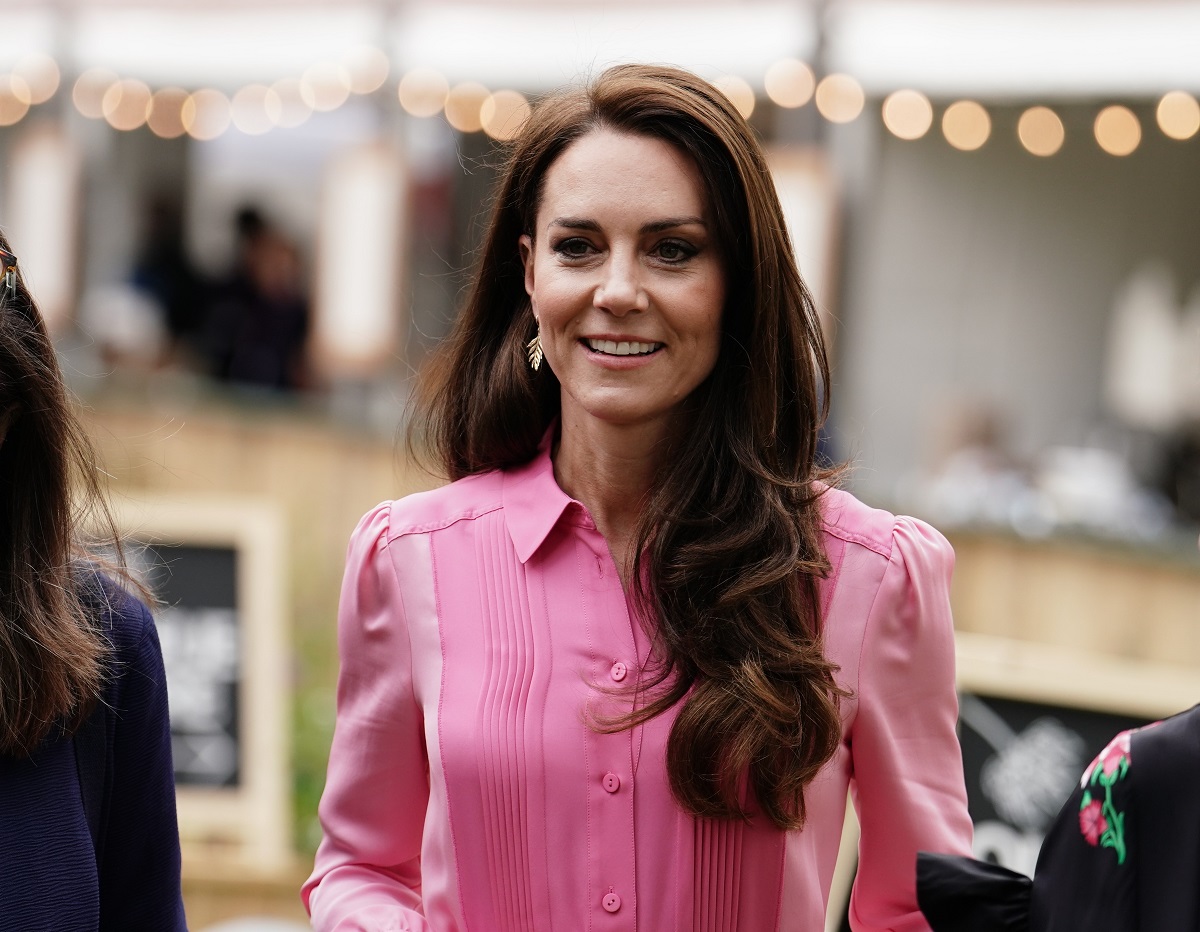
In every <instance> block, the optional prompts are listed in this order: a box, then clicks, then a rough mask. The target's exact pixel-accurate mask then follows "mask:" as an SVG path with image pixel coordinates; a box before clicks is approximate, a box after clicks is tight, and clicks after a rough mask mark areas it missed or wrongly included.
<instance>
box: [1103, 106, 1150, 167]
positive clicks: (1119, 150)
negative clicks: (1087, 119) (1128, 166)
mask: <svg viewBox="0 0 1200 932" xmlns="http://www.w3.org/2000/svg"><path fill="white" fill-rule="evenodd" d="M1092 129H1093V132H1095V134H1096V142H1097V143H1099V145H1100V148H1101V149H1103V150H1104V151H1105V152H1107V153H1108V154H1109V155H1117V156H1122V155H1129V153H1131V152H1133V150H1134V149H1136V148H1137V147H1138V145H1139V144H1140V143H1141V141H1142V124H1141V123H1139V122H1138V118H1137V117H1136V116H1135V115H1134V113H1133V111H1132V110H1130V109H1129V108H1128V107H1122V106H1121V105H1120V104H1113V105H1112V106H1111V107H1105V108H1104V109H1103V110H1101V111H1100V112H1099V113H1098V114H1097V115H1096V122H1095V124H1094V126H1093V127H1092Z"/></svg>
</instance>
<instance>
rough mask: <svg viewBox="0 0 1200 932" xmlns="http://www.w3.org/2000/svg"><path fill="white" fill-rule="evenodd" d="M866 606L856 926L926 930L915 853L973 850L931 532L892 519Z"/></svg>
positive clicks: (856, 746) (944, 546) (948, 630)
mask: <svg viewBox="0 0 1200 932" xmlns="http://www.w3.org/2000/svg"><path fill="white" fill-rule="evenodd" d="M892 544H893V546H892V552H891V556H890V558H889V561H888V565H887V567H886V569H885V571H884V575H883V580H882V582H881V584H880V587H879V591H878V593H877V594H876V597H875V601H874V604H873V605H872V606H871V610H870V614H869V616H868V619H867V624H866V629H865V633H864V637H863V645H862V657H861V662H860V667H859V689H858V704H857V705H858V709H857V713H856V716H855V719H854V723H853V726H852V730H851V733H850V751H851V755H852V766H853V783H852V789H853V794H854V802H855V807H856V809H857V812H858V818H859V823H860V825H861V829H862V834H861V838H860V842H859V864H858V874H857V877H856V880H855V883H854V891H853V893H852V896H851V903H850V919H851V925H852V927H853V928H854V929H855V930H856V932H883V930H889V932H909V930H928V928H929V926H928V925H927V924H926V922H925V919H924V918H923V917H922V915H921V912H920V909H919V908H918V906H917V896H916V889H915V884H916V862H917V852H918V851H932V852H943V853H947V854H962V855H967V854H970V853H971V820H970V816H969V815H968V814H967V798H966V788H965V784H964V781H963V768H962V752H961V750H960V748H959V743H958V736H957V733H956V731H955V725H956V722H957V718H958V697H957V694H956V692H955V683H954V632H953V622H952V619H951V614H950V576H951V572H952V570H953V567H954V551H953V550H952V549H951V547H950V544H949V543H948V542H947V541H946V539H945V538H944V537H942V536H941V535H940V534H939V533H938V532H937V531H935V530H934V529H933V528H931V527H929V525H927V524H924V523H923V522H921V521H917V520H915V519H912V518H898V519H896V523H895V526H894V529H893V541H892Z"/></svg>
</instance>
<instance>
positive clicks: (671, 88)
mask: <svg viewBox="0 0 1200 932" xmlns="http://www.w3.org/2000/svg"><path fill="white" fill-rule="evenodd" d="M597 129H607V130H611V131H616V132H620V133H629V134H632V135H636V136H643V137H649V138H654V139H658V140H662V141H664V142H666V143H668V144H669V145H671V146H673V147H675V148H676V149H677V150H679V151H681V152H684V153H686V154H687V155H689V156H690V157H691V158H692V159H693V160H694V161H695V163H696V165H697V166H698V168H699V170H700V174H701V176H702V177H703V179H704V182H705V185H706V186H707V191H706V194H707V199H708V205H709V211H710V215H711V218H712V222H713V224H714V226H715V233H716V243H717V245H718V248H719V249H720V251H721V256H722V260H723V266H724V272H725V276H726V294H727V297H726V306H725V308H724V310H723V314H722V335H721V346H720V353H719V357H718V361H717V364H716V367H715V369H714V371H713V372H712V374H711V375H710V376H709V377H708V379H707V380H706V381H705V382H704V383H703V384H702V385H701V386H699V387H698V388H697V389H696V390H695V391H694V392H693V394H692V396H691V397H690V398H689V399H688V400H687V402H686V403H685V409H686V410H685V416H684V417H683V418H680V419H679V423H678V424H677V430H676V431H675V434H674V436H673V437H671V438H670V444H671V445H670V452H669V454H668V455H667V456H664V457H663V466H662V468H661V470H660V472H659V474H658V475H657V477H656V480H655V482H654V484H653V487H652V488H651V490H650V492H649V494H648V496H647V498H646V500H645V501H644V502H643V503H642V518H641V520H640V526H639V528H638V531H637V536H636V539H635V550H634V553H636V557H635V562H634V565H633V567H632V568H631V572H630V578H631V579H633V580H634V581H635V584H634V586H633V592H632V597H633V601H634V606H635V610H636V612H637V614H638V615H639V616H640V618H641V620H642V623H643V625H644V626H645V627H646V629H647V631H648V633H649V634H650V636H651V638H652V640H653V645H654V649H653V651H652V655H651V656H652V658H653V661H652V663H651V666H650V669H649V671H648V672H649V673H650V679H649V683H648V684H643V687H641V688H642V689H643V690H644V693H643V695H642V696H641V701H640V703H639V705H638V706H637V707H636V708H635V709H634V711H632V712H630V713H628V714H626V715H623V716H620V717H618V718H615V719H612V720H605V721H600V722H595V723H594V725H595V727H597V728H600V729H602V730H605V731H615V730H618V729H621V728H627V727H631V726H633V725H637V724H640V723H643V722H645V721H648V720H649V719H651V718H653V717H654V716H657V715H659V714H662V713H663V712H666V711H667V710H668V709H670V708H672V707H673V706H675V705H676V704H677V703H682V707H681V708H680V710H679V713H678V716H677V718H676V720H675V722H674V724H673V726H672V729H671V733H670V737H669V739H668V745H667V771H668V776H669V780H670V784H671V788H672V791H673V793H674V794H675V797H676V798H677V799H678V801H679V802H680V803H681V804H682V805H683V806H684V807H685V808H686V809H688V810H689V811H691V812H692V813H694V814H695V815H697V816H709V817H717V818H747V817H748V816H749V809H748V807H747V806H746V805H744V804H743V801H742V798H741V788H742V781H743V777H744V775H748V778H749V783H750V787H751V789H752V790H753V794H754V798H755V800H756V801H757V803H758V805H759V806H761V808H762V811H763V812H764V813H765V815H766V816H767V817H768V818H769V819H770V820H771V821H772V822H773V823H774V824H776V825H778V826H780V827H781V828H795V827H799V826H800V825H802V824H803V823H804V819H805V807H804V788H805V787H806V786H807V784H808V783H809V781H810V780H812V778H813V777H814V776H815V775H816V774H817V771H818V770H819V769H820V768H821V766H822V765H823V764H824V763H825V762H826V761H828V760H829V759H830V758H831V757H832V756H833V754H834V752H835V751H836V750H837V747H838V745H839V743H840V740H841V726H840V720H839V714H838V705H839V701H840V699H841V698H842V697H843V696H844V695H846V693H845V692H844V691H843V690H842V689H841V688H840V687H838V686H837V685H836V683H835V681H834V676H833V674H834V672H835V670H836V667H835V665H833V664H832V663H831V662H830V661H829V660H828V659H827V658H826V657H825V654H824V649H823V643H822V638H821V631H820V627H821V626H820V617H819V607H818V604H817V580H818V578H819V577H821V576H822V575H824V574H825V573H827V572H828V569H829V563H828V560H827V558H826V556H825V553H824V551H823V550H822V547H821V542H820V528H821V518H820V510H819V501H818V499H819V496H820V493H821V490H822V489H823V488H824V487H825V486H824V484H823V483H821V482H819V481H817V480H819V479H821V478H827V476H826V475H825V474H823V473H822V471H821V469H820V468H819V466H818V463H817V440H818V431H819V428H820V426H821V424H822V423H823V421H824V418H825V414H826V405H825V401H824V392H823V387H824V385H825V384H827V382H828V367H827V362H826V355H825V348H824V343H823V340H822V337H821V331H820V326H819V323H818V319H817V313H816V309H815V306H814V304H813V300H812V297H811V296H810V294H809V292H808V290H807V289H806V287H805V285H804V283H803V282H802V280H801V278H800V275H799V272H798V271H797V269H796V265H795V261H794V259H793V258H792V251H791V245H790V243H789V240H788V235H787V232H786V227H785V223H784V218H783V214H782V211H781V209H780V206H779V202H778V198H777V197H776V195H775V190H774V187H773V184H772V180H771V175H770V172H769V170H768V168H767V165H766V162H765V160H764V158H763V155H762V151H761V149H760V147H759V145H758V143H757V141H756V139H755V137H754V134H753V130H751V128H750V127H749V126H748V125H747V123H746V122H745V120H743V119H742V117H741V116H740V115H739V114H738V113H737V111H736V110H735V109H734V108H733V107H732V105H731V104H730V103H729V102H728V101H727V100H726V98H725V97H724V96H723V95H722V94H721V93H720V91H718V90H716V89H715V88H714V87H712V86H711V85H709V84H708V83H707V82H705V81H703V80H702V79H700V78H698V77H696V76H694V75H692V74H689V73H687V72H683V71H679V70H677V69H673V68H668V67H657V66H646V65H622V66H618V67H615V68H611V69H609V70H607V71H605V72H604V73H603V74H601V75H600V77H599V78H598V79H597V80H595V81H594V82H593V83H592V84H591V85H590V86H589V87H587V88H586V89H579V90H570V91H566V92H562V93H559V94H556V95H554V96H552V97H549V98H547V99H546V100H544V101H542V102H541V103H540V105H539V106H538V107H537V108H536V109H535V110H534V112H533V115H532V116H531V117H530V119H529V121H528V123H527V124H526V126H525V127H524V129H523V130H522V132H521V134H520V136H519V137H518V138H517V139H516V140H515V142H514V144H513V147H512V149H511V151H510V152H509V154H508V158H507V162H506V164H505V167H504V170H503V173H502V175H501V179H500V185H499V189H498V192H497V195H496V199H495V202H494V205H493V207H492V212H491V217H490V222H489V224H488V227H487V231H486V235H485V240H484V242H483V246H482V254H481V257H480V260H479V263H478V267H477V273H476V277H475V280H474V283H473V286H472V290H471V291H470V294H469V297H468V300H467V303H466V306H465V308H464V309H463V311H462V313H461V314H460V316H459V318H458V320H457V322H456V324H455V328H454V331H453V333H452V334H451V336H450V338H449V339H448V341H447V344H446V346H445V348H444V352H443V353H442V355H441V356H440V358H438V359H437V360H435V362H434V364H433V366H432V367H431V368H430V370H429V371H428V373H427V376H426V380H425V382H424V384H423V385H422V395H421V396H420V398H421V400H422V402H423V404H422V407H421V409H420V410H419V411H418V420H417V421H416V422H414V429H413V431H412V432H410V438H413V437H417V436H419V434H420V432H423V435H424V437H425V440H426V442H427V443H428V444H429V446H430V448H431V449H432V451H433V452H434V454H435V455H436V456H437V457H438V458H439V459H440V461H441V464H442V466H443V468H444V469H445V470H446V471H447V472H448V473H449V475H450V477H451V478H460V477H462V476H466V475H470V474H473V473H479V472H483V471H486V470H490V469H495V468H505V467H511V466H514V465H517V464H520V463H523V462H527V461H528V460H529V459H531V458H532V457H533V456H534V455H535V453H536V450H537V446H538V443H539V441H540V440H541V438H542V436H543V434H544V432H545V431H546V429H547V428H548V426H549V424H550V423H551V421H552V419H553V418H554V417H555V416H556V415H557V414H558V410H559V383H558V380H557V379H556V378H555V376H554V374H553V372H551V371H549V367H548V366H542V368H541V370H540V371H538V372H537V373H534V372H532V371H531V370H530V369H529V367H528V365H527V363H526V360H525V355H524V345H525V343H526V342H527V341H528V340H530V339H531V338H532V337H533V335H534V333H535V332H536V322H535V320H534V318H533V314H532V311H531V308H530V303H529V299H528V296H527V295H526V293H525V289H524V271H523V266H522V263H521V257H520V254H519V250H518V240H519V237H520V236H521V235H522V234H529V235H531V236H532V235H534V234H535V232H536V230H535V226H536V214H537V209H538V202H539V199H540V196H541V193H542V187H543V185H544V182H545V177H546V173H547V171H548V170H549V168H550V166H551V165H553V164H554V161H555V159H557V158H558V157H559V156H560V155H561V154H562V153H563V151H564V150H565V149H566V148H567V147H568V146H570V145H571V143H572V142H574V141H575V140H577V139H579V138H580V137H582V136H584V135H586V134H588V133H589V132H592V131H594V130H597Z"/></svg>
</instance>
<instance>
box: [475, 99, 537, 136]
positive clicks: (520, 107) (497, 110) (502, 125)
mask: <svg viewBox="0 0 1200 932" xmlns="http://www.w3.org/2000/svg"><path fill="white" fill-rule="evenodd" d="M530 112H531V111H530V107H529V101H527V100H526V99H525V97H524V95H523V94H520V93H518V92H517V91H496V92H495V93H494V94H491V95H490V96H489V97H488V99H487V100H485V101H484V102H483V105H482V106H481V107H480V108H479V120H480V122H481V123H482V124H483V131H484V132H485V133H487V134H488V135H489V136H491V137H492V138H493V139H498V140H500V141H501V142H508V141H509V140H510V139H516V138H517V136H518V135H519V134H520V132H521V129H522V128H523V127H524V126H525V121H526V120H528V119H529V114H530Z"/></svg>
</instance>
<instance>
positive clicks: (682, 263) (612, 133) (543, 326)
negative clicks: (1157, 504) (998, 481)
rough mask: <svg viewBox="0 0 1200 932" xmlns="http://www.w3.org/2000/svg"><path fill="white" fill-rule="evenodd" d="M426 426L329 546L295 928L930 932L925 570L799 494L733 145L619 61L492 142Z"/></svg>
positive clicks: (948, 680) (809, 437)
mask: <svg viewBox="0 0 1200 932" xmlns="http://www.w3.org/2000/svg"><path fill="white" fill-rule="evenodd" d="M494 205H495V206H494V207H493V211H492V216H491V220H490V224H489V227H488V230H487V232H486V238H485V242H484V247H483V250H482V254H481V260H480V265H479V267H478V271H477V275H476V278H475V282H474V286H473V290H472V292H471V294H470V295H469V298H468V301H467V304H466V307H465V309H464V311H463V313H462V314H461V315H460V317H459V319H458V321H457V323H456V326H455V330H454V332H453V334H452V336H451V338H450V340H449V342H448V345H447V347H446V348H445V352H444V355H443V356H442V358H441V360H440V365H439V366H438V367H437V368H435V369H433V370H431V371H430V373H429V376H428V378H429V382H428V384H427V386H426V387H427V392H426V394H425V396H424V399H425V407H424V409H423V415H424V420H423V421H419V422H418V430H420V429H421V428H423V429H424V435H423V437H420V438H419V439H418V437H417V436H416V435H414V443H415V442H419V440H424V441H427V442H428V443H429V444H430V445H431V447H432V449H433V450H434V451H435V454H436V456H437V457H438V458H439V462H440V465H441V467H442V468H443V469H444V470H445V471H446V472H447V473H448V474H449V476H450V478H451V479H453V480H454V481H453V482H451V484H449V485H447V486H445V487H443V488H441V489H438V490H436V491H432V492H427V493H423V494H419V495H414V496H411V497H408V498H406V499H404V500H402V501H396V502H387V503H384V504H382V505H380V506H379V507H377V508H376V509H374V510H373V511H371V512H370V513H368V514H367V515H366V516H365V517H364V518H363V520H362V522H361V523H360V525H359V527H358V528H357V530H356V531H355V532H354V535H353V537H352V539H351V542H350V547H349V555H348V563H347V568H346V576H345V582H344V587H343V591H342V598H341V605H340V613H339V647H340V654H341V664H342V666H341V672H340V678H339V686H338V712H337V725H336V731H335V735H334V739H333V747H332V750H331V753H330V761H329V773H328V780H327V783H326V788H325V793H324V797H323V799H322V802H321V807H320V817H321V822H322V825H323V828H324V833H325V835H324V840H323V841H322V843H321V845H320V848H319V850H318V852H317V855H316V864H315V869H314V871H313V874H312V876H311V877H310V878H309V880H308V882H307V883H306V884H305V885H304V890H303V898H304V901H305V904H306V906H307V907H308V909H309V910H310V912H311V915H312V919H313V925H314V927H315V928H317V929H320V930H335V929H338V930H349V929H357V930H364V929H365V930H384V929H389V930H390V929H403V930H411V932H418V930H434V932H456V930H463V929H468V928H472V929H486V930H489V932H518V930H519V932H529V930H550V929H553V930H568V929H570V930H575V929H585V928H597V929H600V928H612V929H630V930H632V929H635V928H639V929H653V930H682V929H693V928H696V929H699V928H703V929H708V930H714V932H716V930H734V929H740V930H754V932H765V930H776V929H778V930H790V932H813V930H816V929H820V928H823V927H824V922H825V914H826V909H827V903H828V899H829V895H830V884H831V879H832V876H833V871H834V864H835V861H836V858H837V854H838V847H839V843H840V840H841V836H842V823H843V819H844V816H845V808H846V799H847V791H848V790H849V789H852V790H853V793H854V799H855V803H856V806H857V810H858V816H859V820H860V823H861V827H862V840H861V846H860V851H861V855H860V860H859V867H858V874H857V880H856V882H855V887H854V891H853V893H852V897H851V905H850V920H851V925H852V927H853V928H854V929H856V930H884V929H903V930H916V929H923V928H926V926H925V924H924V920H923V919H922V917H921V915H920V912H919V910H918V906H917V900H916V891H915V887H914V878H913V870H912V864H913V862H914V859H915V857H916V852H917V851H918V849H931V850H937V851H945V852H950V853H960V854H965V853H967V852H969V851H970V841H971V822H970V819H969V817H968V815H967V802H966V792H965V788H964V784H963V775H962V761H961V756H960V751H959V745H958V739H957V737H956V735H955V721H956V717H957V699H956V695H955V690H954V660H953V643H952V624H951V617H950V607H949V583H950V572H951V566H952V561H953V555H952V552H951V550H950V547H949V545H948V544H947V543H946V541H945V540H944V539H943V538H942V537H941V536H940V535H939V534H938V533H937V532H936V531H934V530H933V529H932V528H930V527H929V526H927V525H925V524H923V523H921V522H919V521H916V520H913V519H911V518H897V517H895V516H893V515H891V514H887V513H885V512H882V511H876V510H872V509H869V508H867V507H866V506H864V505H862V504H861V503H859V502H858V501H857V500H855V499H854V498H853V497H851V496H850V495H849V494H847V493H845V492H842V491H840V490H837V489H834V488H832V487H831V486H830V485H829V484H828V481H829V480H831V479H832V475H830V474H829V473H828V472H827V471H823V470H822V469H820V468H818V465H817V462H818V460H817V447H818V437H819V430H820V426H821V423H822V421H823V419H824V403H823V396H822V391H823V387H824V385H826V384H827V382H828V369H827V364H826V358H825V349H824V344H823V341H822V337H821V333H820V330H819V324H818V320H817V314H816V309H815V307H814V305H813V301H812V298H811V296H810V295H809V292H808V290H807V289H806V287H805V286H804V284H803V282H802V281H801V278H800V275H799V272H798V271H797V268H796V265H795V261H794V258H793V253H792V249H791V245H790V243H789V240H788V236H787V233H786V226H785V222H784V218H783V215H782V212H781V210H780V207H779V203H778V200H777V198H776V195H775V191H774V187H773V185H772V181H771V176H770V174H769V171H768V169H767V166H766V163H765V160H764V157H763V153H762V151H761V149H760V147H759V144H758V142H757V140H756V139H755V136H754V133H753V131H752V130H751V129H750V127H749V126H748V125H747V123H746V122H745V120H744V119H743V118H742V117H741V116H740V115H739V114H738V113H737V111H736V110H735V109H734V108H733V106H732V105H731V104H730V103H729V101H728V100H727V99H726V98H725V97H724V96H723V95H722V94H721V92H720V91H718V90H716V89H715V88H714V87H712V86H711V85H709V84H708V83H707V82H705V81H703V80H701V79H700V78H697V77H695V76H694V75H691V74H689V73H687V72H683V71H679V70H675V69H671V68H666V67H650V66H637V65H628V66H620V67H617V68H613V69H610V70H609V71H606V72H604V73H603V74H602V75H601V76H600V77H599V78H598V79H597V80H596V81H595V82H594V83H593V84H592V85H591V86H589V87H587V88H586V89H576V90H568V91H565V92H563V93H560V94H558V95H555V96H552V97H551V98H549V99H547V100H545V101H543V102H542V103H541V105H540V106H539V107H537V108H536V109H535V111H534V114H533V116H532V117H531V119H530V120H529V122H528V124H527V125H526V127H525V129H524V130H523V132H522V134H521V135H520V136H519V138H518V139H517V140H516V141H515V143H514V144H513V148H512V150H511V152H510V153H509V156H508V160H507V162H506V166H505V168H504V171H503V173H502V176H501V181H500V188H499V191H498V193H497V196H496V198H495V201H494Z"/></svg>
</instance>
